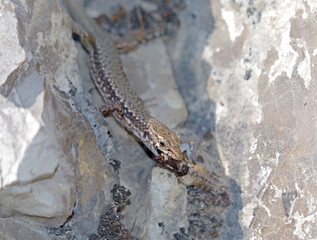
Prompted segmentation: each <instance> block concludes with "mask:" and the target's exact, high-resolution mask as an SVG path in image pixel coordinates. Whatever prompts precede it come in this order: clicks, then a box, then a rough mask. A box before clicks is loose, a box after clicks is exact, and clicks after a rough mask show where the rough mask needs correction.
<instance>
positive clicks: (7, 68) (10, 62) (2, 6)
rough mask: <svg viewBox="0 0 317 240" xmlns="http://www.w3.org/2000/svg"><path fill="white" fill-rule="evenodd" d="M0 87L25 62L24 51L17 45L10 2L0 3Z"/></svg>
mask: <svg viewBox="0 0 317 240" xmlns="http://www.w3.org/2000/svg"><path fill="white" fill-rule="evenodd" d="M0 46H1V48H0V85H1V84H3V83H4V82H5V80H6V78H7V77H8V75H9V74H10V73H11V72H12V71H14V70H15V69H16V68H17V67H18V66H19V64H20V63H21V62H22V61H24V60H25V57H26V56H25V51H24V49H23V48H22V47H21V46H20V44H19V37H18V33H17V18H16V15H15V12H14V5H13V3H12V2H11V1H8V0H3V1H1V2H0Z"/></svg>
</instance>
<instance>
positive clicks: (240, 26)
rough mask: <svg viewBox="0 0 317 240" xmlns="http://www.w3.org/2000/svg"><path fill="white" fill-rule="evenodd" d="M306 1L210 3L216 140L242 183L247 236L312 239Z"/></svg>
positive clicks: (207, 54)
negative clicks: (213, 20)
mask: <svg viewBox="0 0 317 240" xmlns="http://www.w3.org/2000/svg"><path fill="white" fill-rule="evenodd" d="M316 7H317V4H316V3H315V2H313V1H274V2H263V1H260V2H258V1H227V0H220V1H212V13H213V16H214V18H215V19H216V21H215V30H214V32H213V34H212V35H210V37H209V39H208V46H206V48H205V49H204V53H203V58H204V59H205V60H206V61H207V62H208V63H210V65H211V66H212V67H213V69H212V71H211V73H210V76H209V80H208V93H209V96H210V98H212V99H213V100H214V101H215V103H216V119H217V121H216V138H217V145H218V150H219V152H220V155H221V160H222V162H223V165H224V167H225V171H226V174H227V175H229V176H230V177H231V178H233V179H235V180H236V181H237V182H238V184H239V185H240V187H241V191H242V201H243V208H242V210H241V212H240V216H239V222H240V224H241V226H242V228H243V231H244V236H245V239H316V238H317V227H316V226H317V211H316V208H317V201H316V200H317V199H316V198H317V191H316V189H317V188H316V187H317V186H316V177H315V176H316V173H317V172H316V171H317V164H316V157H317V155H316V154H317V148H316V146H317V145H316V143H317V136H316V127H317V125H316V113H317V108H316V106H317V105H316V71H317V69H316V66H315V62H316V47H317V41H316V40H317V39H316V31H317V28H316V24H315V20H316V14H317V9H316Z"/></svg>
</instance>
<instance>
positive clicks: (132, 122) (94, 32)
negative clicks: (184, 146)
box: [66, 0, 223, 189]
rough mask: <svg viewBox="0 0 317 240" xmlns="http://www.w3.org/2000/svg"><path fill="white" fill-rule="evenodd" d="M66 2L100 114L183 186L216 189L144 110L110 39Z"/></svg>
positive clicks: (215, 180)
mask: <svg viewBox="0 0 317 240" xmlns="http://www.w3.org/2000/svg"><path fill="white" fill-rule="evenodd" d="M66 3H67V5H68V7H69V10H70V13H71V15H72V17H73V19H74V20H75V21H76V22H78V23H79V24H80V27H79V29H78V27H77V28H75V29H74V32H75V33H76V34H78V35H79V37H80V40H81V42H82V44H83V46H84V47H85V49H86V50H87V51H88V53H89V58H90V68H91V74H92V77H93V79H94V82H95V84H96V86H97V88H98V90H99V92H100V94H101V95H102V97H103V98H104V100H105V102H106V104H105V106H103V107H102V109H101V112H102V114H103V115H105V114H107V113H109V112H112V113H113V115H114V116H115V118H116V119H117V120H118V122H119V123H121V124H122V125H123V126H125V127H126V128H127V129H128V130H129V131H131V132H133V133H134V134H135V135H136V136H137V137H138V138H139V139H140V140H141V141H142V142H143V143H144V144H145V145H146V146H147V147H148V148H149V149H150V150H151V151H152V152H153V154H154V155H155V160H156V161H158V162H159V163H161V164H163V165H165V166H166V167H168V168H170V169H172V170H173V171H175V172H176V173H177V175H178V176H184V183H186V184H195V185H200V186H208V185H212V184H217V186H218V185H219V184H220V183H221V180H220V178H218V177H217V176H215V175H212V174H211V173H210V172H208V171H207V170H205V169H203V168H202V167H200V166H198V165H197V164H195V163H192V162H189V161H188V159H187V157H186V155H185V154H184V153H182V151H181V150H180V141H179V138H178V136H177V135H176V134H175V133H173V132H172V131H170V130H169V128H168V127H167V126H166V125H165V124H164V123H162V122H160V121H159V120H157V119H155V118H153V117H152V116H151V115H150V114H149V113H148V111H147V110H146V109H145V108H144V104H143V101H142V100H141V99H140V98H139V97H138V96H137V94H136V93H135V92H134V90H133V89H132V87H131V86H130V84H129V82H128V80H127V77H126V75H125V73H124V71H123V69H122V64H121V61H120V58H119V55H118V53H117V51H116V49H115V46H114V43H113V41H112V39H111V37H110V36H109V35H108V34H107V33H106V32H104V31H103V30H102V29H100V28H99V26H98V25H97V24H96V23H95V22H94V21H92V20H91V19H89V18H88V17H87V16H86V14H85V12H84V9H83V5H82V2H81V1H78V0H67V2H66ZM80 3H81V4H80ZM74 26H75V24H74ZM83 29H84V30H83ZM185 177H186V178H185ZM221 185H223V184H221ZM215 189H216V188H215ZM217 189H221V188H220V187H217Z"/></svg>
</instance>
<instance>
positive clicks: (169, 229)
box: [144, 167, 188, 239]
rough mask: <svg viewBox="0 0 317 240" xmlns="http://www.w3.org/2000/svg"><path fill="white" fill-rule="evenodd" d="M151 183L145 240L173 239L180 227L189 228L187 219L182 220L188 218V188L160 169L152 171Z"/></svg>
mask: <svg viewBox="0 0 317 240" xmlns="http://www.w3.org/2000/svg"><path fill="white" fill-rule="evenodd" d="M150 183H151V184H150V196H151V199H150V204H149V207H150V209H151V211H150V216H148V221H149V226H148V229H147V232H146V233H145V235H144V239H156V238H158V237H160V238H161V239H173V234H174V233H176V232H178V231H179V228H180V227H183V228H185V229H186V228H187V226H188V219H187V218H186V217H183V218H181V219H180V216H186V206H187V199H186V197H187V194H186V187H185V186H184V185H180V184H178V181H177V178H176V176H175V175H174V174H171V173H169V172H167V171H164V169H161V168H158V167H156V168H154V169H153V170H152V173H151V182H150ZM160 223H161V224H163V226H160ZM176 223H177V224H176Z"/></svg>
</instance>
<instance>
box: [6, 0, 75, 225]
mask: <svg viewBox="0 0 317 240" xmlns="http://www.w3.org/2000/svg"><path fill="white" fill-rule="evenodd" d="M0 6H1V7H0V9H1V11H2V12H1V18H2V20H1V21H2V22H7V23H8V25H6V27H1V28H2V29H1V36H3V37H2V38H1V39H2V40H1V44H2V46H1V49H5V50H6V51H4V54H2V57H1V64H0V66H1V69H2V70H1V73H2V76H3V78H1V79H2V80H3V82H2V85H1V90H0V91H1V94H2V95H1V100H0V102H1V110H0V111H1V113H0V115H1V117H0V119H1V120H0V121H1V143H0V148H1V165H0V169H1V181H0V188H1V190H0V192H1V194H0V206H1V207H0V216H1V217H9V216H13V215H18V216H28V218H31V219H32V220H33V221H39V222H45V223H46V224H47V226H60V225H61V224H62V223H63V222H64V221H65V219H66V218H67V217H68V216H69V215H70V214H71V212H72V210H73V209H72V208H73V205H74V202H75V189H74V180H75V179H74V166H73V163H74V162H73V159H72V156H71V154H70V151H67V150H69V149H70V148H71V145H70V141H69V139H70V137H69V136H70V135H68V136H67V135H65V133H66V132H68V130H69V126H71V125H72V119H73V118H72V117H71V115H70V112H71V111H70V109H69V107H66V106H65V103H64V104H60V101H59V100H57V99H55V103H54V104H55V109H54V110H55V111H53V108H48V105H50V104H52V103H53V98H52V95H51V93H52V90H53V85H54V84H56V82H55V80H54V79H61V78H62V75H63V74H62V68H61V67H58V66H59V65H61V64H60V63H61V62H63V61H64V60H65V55H66V52H65V50H66V48H67V44H66V46H65V44H64V43H63V42H62V41H61V40H60V39H59V35H58V33H61V34H64V35H63V36H64V37H65V38H66V34H68V33H67V31H66V29H65V30H64V31H60V28H61V26H62V24H63V21H65V17H62V15H54V14H53V10H52V9H55V10H57V9H58V6H57V5H56V2H55V3H54V2H51V4H49V5H45V6H44V5H42V4H40V2H35V4H34V6H33V7H34V14H35V15H33V14H31V13H29V14H27V13H26V10H27V8H26V7H27V6H26V5H24V4H22V3H20V2H18V1H15V2H14V3H12V2H10V1H2V2H1V4H0ZM37 11H39V12H43V14H44V15H45V13H47V14H48V13H49V12H50V11H51V12H50V13H51V14H49V15H46V16H45V17H44V15H43V17H42V21H41V19H40V18H38V16H37V15H36V12H37ZM48 16H50V17H51V20H52V21H49V20H48V19H49V18H48ZM32 17H33V18H32ZM44 18H45V19H46V21H45V20H43V19H44ZM27 22H29V23H28V24H27ZM54 24H55V25H54ZM52 25H53V26H52ZM9 26H11V27H9ZM26 29H28V31H26ZM68 35H69V34H68ZM68 38H69V39H70V37H68ZM58 46H59V47H58ZM63 54H64V56H63ZM66 59H69V58H68V57H66ZM57 60H58V61H57ZM7 64H9V65H10V66H7ZM68 70H69V69H68ZM54 82H55V83H54ZM51 106H52V105H51ZM63 117H64V118H65V119H68V122H66V121H65V122H64V123H63V124H61V125H58V123H59V122H60V121H61V120H62V118H63ZM57 118H58V119H59V120H57ZM53 119H55V120H56V121H55V120H54V121H52V120H53ZM67 129H68V130H67ZM63 130H65V132H63ZM60 133H63V134H62V135H61V134H60ZM59 141H60V142H59ZM61 142H63V144H62V145H61V144H60V143H61ZM63 147H64V149H63ZM63 150H66V151H65V152H64V151H63ZM48 219H49V220H48ZM2 230H3V229H2Z"/></svg>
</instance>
